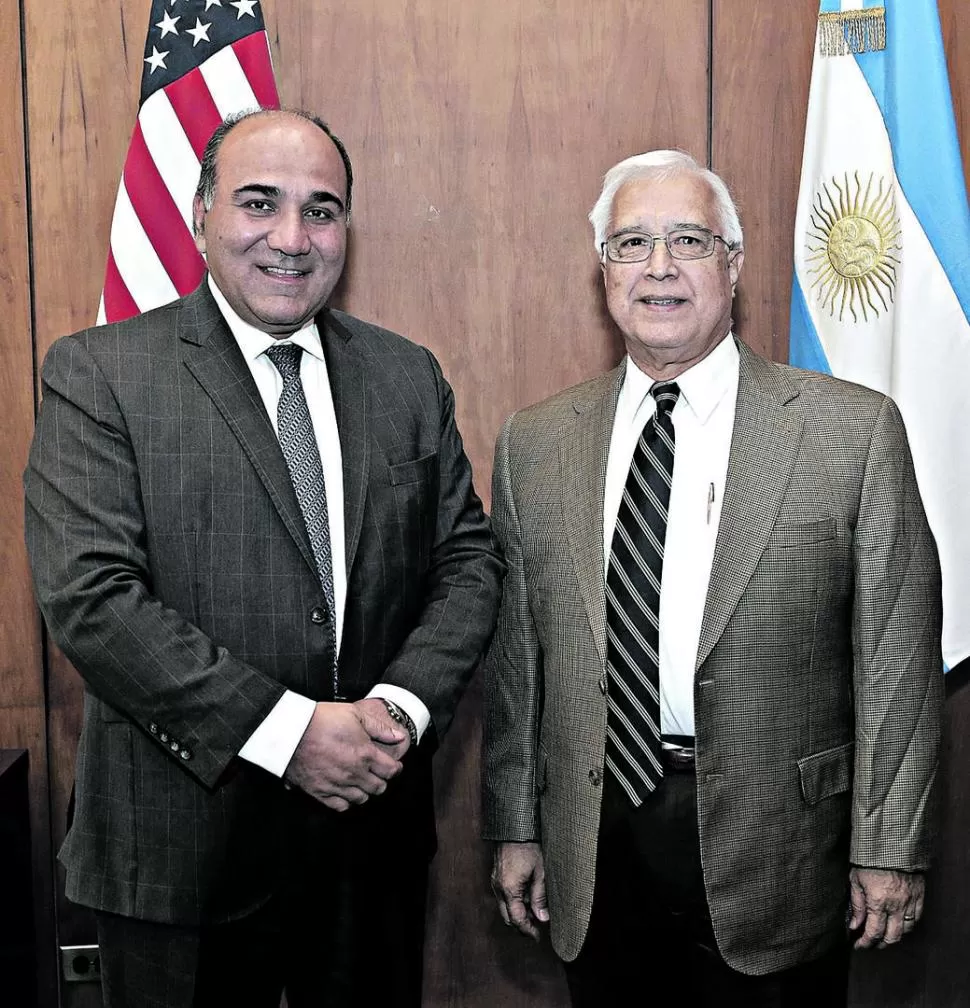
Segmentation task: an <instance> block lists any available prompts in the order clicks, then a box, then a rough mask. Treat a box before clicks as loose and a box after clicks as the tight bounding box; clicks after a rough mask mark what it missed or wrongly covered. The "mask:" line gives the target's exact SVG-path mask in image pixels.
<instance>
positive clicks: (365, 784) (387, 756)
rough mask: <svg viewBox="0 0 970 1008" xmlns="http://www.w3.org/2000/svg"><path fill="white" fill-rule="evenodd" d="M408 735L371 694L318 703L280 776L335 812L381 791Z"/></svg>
mask: <svg viewBox="0 0 970 1008" xmlns="http://www.w3.org/2000/svg"><path fill="white" fill-rule="evenodd" d="M410 744H411V740H410V738H409V737H408V733H407V731H406V730H405V729H404V728H403V727H402V726H401V725H399V724H398V723H397V722H396V721H394V720H393V718H391V716H390V714H388V713H387V708H386V707H385V706H384V704H383V702H382V701H381V700H380V699H378V698H377V697H368V698H365V699H363V700H358V701H357V702H356V703H318V704H317V706H316V709H315V710H314V712H313V717H311V718H310V723H309V724H308V725H307V729H306V731H305V732H304V733H303V738H302V739H300V744H299V745H298V746H297V747H296V750H295V752H294V753H293V757H292V759H291V760H290V762H289V765H288V766H287V768H286V772H285V773H284V774H283V778H284V780H286V781H287V783H289V784H290V785H292V786H293V787H298V788H299V789H300V790H301V791H304V792H306V793H307V794H308V795H310V797H311V798H315V799H316V800H317V801H318V802H320V803H321V804H323V805H326V806H327V808H330V809H333V810H334V811H335V812H344V811H346V810H347V809H348V808H350V806H351V805H361V804H363V803H364V802H365V801H367V799H368V798H370V797H371V796H373V795H379V794H383V792H384V791H385V790H386V788H387V782H388V781H389V780H391V779H392V778H393V777H395V776H397V774H399V773H400V772H401V767H402V763H401V760H402V758H403V757H404V754H405V753H406V752H407V750H408V747H409V746H410Z"/></svg>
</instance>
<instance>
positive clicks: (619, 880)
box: [484, 151, 942, 1008]
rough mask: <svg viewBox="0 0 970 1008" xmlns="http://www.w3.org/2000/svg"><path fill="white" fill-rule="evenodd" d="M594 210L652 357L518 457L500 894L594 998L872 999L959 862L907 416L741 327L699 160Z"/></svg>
mask: <svg viewBox="0 0 970 1008" xmlns="http://www.w3.org/2000/svg"><path fill="white" fill-rule="evenodd" d="M590 219H591V222H592V223H593V227H594V231H595V243H596V248H597V251H598V252H599V254H600V262H601V266H602V270H603V278H604V283H605V288H606V299H607V304H608V307H609V310H610V314H611V315H612V317H613V319H614V321H615V322H616V324H617V326H618V327H619V329H620V331H621V332H622V334H623V337H624V340H625V344H626V349H627V357H626V359H625V360H624V361H623V362H622V363H621V364H620V366H619V367H618V368H616V369H615V370H614V371H612V372H611V373H609V374H606V375H603V376H601V377H599V378H595V379H593V380H592V381H589V382H586V383H585V384H582V385H579V386H577V387H575V388H571V389H567V390H566V391H564V392H561V393H560V394H558V395H556V396H554V397H552V398H551V399H549V400H547V401H546V402H543V403H540V404H539V405H537V406H533V407H530V408H528V409H525V410H523V411H521V412H520V413H517V414H516V415H514V416H513V417H511V418H510V419H509V420H508V421H507V423H506V425H505V427H504V428H503V431H502V434H501V437H500V439H499V443H498V446H497V449H496V456H495V471H494V487H493V510H494V513H493V521H494V525H495V529H496V532H497V534H498V536H499V539H500V540H501V542H502V545H503V547H504V549H505V553H506V557H507V560H508V563H509V573H508V576H507V579H506V583H505V594H504V600H503V603H502V609H501V615H500V618H499V625H498V630H497V633H496V635H495V638H494V640H493V643H492V646H491V650H490V653H489V657H488V660H487V679H486V757H485V770H484V783H485V798H484V800H485V836H486V837H487V838H488V839H491V840H494V841H497V844H496V849H495V863H494V871H493V888H494V889H495V893H496V896H497V897H498V900H499V907H500V910H501V913H502V915H503V917H504V919H505V920H506V922H507V923H510V924H512V925H514V926H515V927H517V928H519V929H520V930H521V931H523V932H525V933H526V934H530V935H533V936H536V935H537V934H538V925H540V924H542V923H543V922H545V921H547V920H548V921H550V926H551V937H552V943H553V946H554V948H555V950H556V952H557V953H558V954H559V956H560V957H561V958H562V959H563V960H564V961H565V964H566V970H567V977H568V980H569V984H570V991H571V995H572V999H573V1004H574V1005H581V1006H586V1005H614V1004H622V1003H629V1001H628V1000H627V999H626V997H625V995H624V993H623V992H625V991H627V990H630V989H631V988H632V989H635V990H638V991H640V992H641V993H642V996H643V999H644V1003H647V999H648V998H650V997H652V996H660V997H663V998H664V999H666V1000H667V1002H668V1003H671V1004H676V1005H683V1006H687V1005H691V1006H694V1005H707V1004H712V1005H713V1004H718V1005H723V1004H725V1003H727V1004H734V1003H741V1004H745V1005H786V1006H788V1005H806V1006H809V1005H810V1006H812V1008H820V1006H828V1005H839V1004H844V1003H845V986H846V975H847V966H848V951H849V948H850V947H851V943H852V941H854V942H855V944H856V945H857V946H860V947H868V946H877V945H884V944H891V943H894V942H896V941H898V940H899V939H900V938H901V937H902V936H903V935H904V934H906V933H907V932H908V931H909V930H911V929H912V927H913V926H914V924H915V922H916V920H918V918H919V916H920V913H921V912H922V904H923V874H922V872H923V871H924V870H925V868H926V867H927V863H928V860H929V848H930V833H931V825H932V824H931V822H930V820H931V818H932V817H931V811H932V804H933V803H932V800H931V798H932V792H933V781H934V775H935V769H936V762H937V747H938V740H939V728H940V702H941V683H942V675H941V673H942V658H941V654H940V646H939V641H940V621H941V603H940V581H939V566H938V559H937V554H936V548H935V544H934V542H933V538H932V536H931V533H930V531H929V528H928V526H927V523H926V518H925V515H924V512H923V507H922V504H921V501H920V497H919V492H918V490H917V486H916V480H915V476H914V473H913V466H912V461H911V458H910V453H909V448H908V445H907V440H906V434H905V430H904V427H903V423H902V421H901V419H900V416H899V413H898V411H897V409H896V407H895V405H894V404H893V403H892V401H891V400H889V399H887V398H886V397H885V396H882V395H880V394H878V393H876V392H872V391H870V390H868V389H863V388H860V387H858V386H855V385H850V384H848V383H846V382H842V381H837V380H835V379H833V378H831V377H828V376H824V375H819V374H813V373H809V372H806V371H799V370H795V369H793V368H790V367H786V366H784V365H780V364H775V363H772V362H770V361H768V360H765V359H764V358H762V357H760V356H758V355H757V354H755V353H754V352H752V351H751V350H750V349H748V347H746V346H745V345H744V344H743V343H741V342H740V341H738V340H737V339H736V338H735V337H734V336H733V334H732V319H731V305H732V298H733V295H734V289H735V285H736V283H737V281H738V276H739V274H740V271H741V267H742V263H743V260H744V252H743V250H742V234H741V228H740V224H739V221H738V216H737V212H736V210H735V207H734V205H733V202H732V200H731V198H730V195H729V194H728V191H727V189H726V187H725V185H724V183H723V182H722V181H721V180H720V179H719V178H717V176H715V175H713V174H712V173H710V172H708V171H706V170H704V169H702V168H700V166H698V165H697V163H696V162H695V161H694V160H693V159H692V158H690V157H688V156H687V155H684V154H680V153H677V152H670V151H657V152H653V153H651V154H645V155H639V156H637V157H634V158H630V159H628V160H627V161H624V162H621V163H620V164H619V165H617V166H616V167H614V168H613V169H612V170H611V171H610V172H609V173H608V174H607V176H606V179H605V184H604V189H603V192H602V195H601V196H600V199H599V201H598V202H597V204H596V206H595V207H594V209H593V212H592V213H591V215H590ZM847 926H848V933H847ZM651 1003H653V1002H652V1001H651Z"/></svg>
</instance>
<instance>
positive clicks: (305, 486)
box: [266, 343, 336, 660]
mask: <svg viewBox="0 0 970 1008" xmlns="http://www.w3.org/2000/svg"><path fill="white" fill-rule="evenodd" d="M266 356H267V357H269V359H270V360H271V361H272V362H273V364H274V366H275V367H276V370H277V371H279V373H280V374H281V375H282V377H283V391H282V392H281V393H280V400H279V404H278V405H277V407H276V426H277V432H278V436H279V440H280V447H281V448H282V449H283V458H284V459H286V468H287V469H289V471H290V479H291V481H292V482H293V489H294V490H295V491H296V499H297V501H298V502H299V505H300V511H301V512H302V513H303V521H304V524H305V525H306V530H307V534H308V535H309V537H310V546H311V547H312V548H313V557H314V559H315V560H316V562H317V574H318V576H319V578H320V584H321V586H322V587H323V594H324V595H325V596H326V599H327V607H328V608H329V610H330V626H331V628H333V627H334V626H335V625H336V622H335V619H336V617H335V614H336V607H335V605H334V599H333V557H332V556H331V554H330V524H329V521H328V518H327V490H326V487H325V486H324V482H323V466H322V465H321V463H320V447H319V445H318V444H317V437H316V434H315V433H314V431H313V421H312V420H311V419H310V409H309V407H308V406H307V402H306V396H305V395H304V393H303V382H302V381H301V380H300V360H301V359H302V357H303V348H302V347H298V346H296V345H295V344H293V343H277V344H276V345H275V346H271V347H270V348H269V349H268V350H267V351H266ZM334 660H336V655H335V656H334Z"/></svg>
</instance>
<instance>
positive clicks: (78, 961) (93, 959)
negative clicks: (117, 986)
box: [61, 945, 101, 983]
mask: <svg viewBox="0 0 970 1008" xmlns="http://www.w3.org/2000/svg"><path fill="white" fill-rule="evenodd" d="M61 976H62V977H63V978H64V980H65V981H66V982H67V983H84V982H90V981H96V982H98V983H100V982H101V960H100V958H99V957H98V946H97V945H62V946H61Z"/></svg>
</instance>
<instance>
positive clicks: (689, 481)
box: [603, 336, 740, 735]
mask: <svg viewBox="0 0 970 1008" xmlns="http://www.w3.org/2000/svg"><path fill="white" fill-rule="evenodd" d="M739 360H740V358H739V355H738V348H737V346H736V345H735V342H734V339H733V338H732V337H731V336H727V337H726V338H725V339H723V340H722V341H721V342H720V343H719V344H718V345H717V346H716V347H715V348H714V349H713V350H712V351H711V352H710V353H709V354H708V355H707V356H706V357H705V358H704V359H703V360H702V361H699V362H698V363H697V364H695V365H694V366H693V367H691V368H688V369H687V370H686V371H685V372H684V373H683V374H681V375H678V377H677V378H676V382H677V384H678V386H679V387H680V398H679V399H678V400H677V404H676V405H675V406H674V410H673V413H672V414H671V417H672V420H673V424H674V438H675V449H674V473H673V481H672V483H671V487H670V504H669V506H668V517H667V536H666V540H665V544H664V563H663V576H662V579H661V583H660V731H661V733H662V734H664V735H693V734H694V666H695V664H696V662H697V645H698V641H699V640H700V633H701V622H702V621H703V618H704V605H705V602H706V600H707V588H708V582H709V581H710V577H711V563H712V562H713V559H714V543H715V540H716V539H717V529H718V525H719V523H720V520H721V501H722V500H723V497H724V483H725V479H726V477H727V467H728V456H729V454H730V451H731V435H732V432H733V430H734V409H735V404H736V402H737V396H738V368H739ZM653 383H654V380H653V379H652V378H650V377H649V376H648V375H646V374H644V372H643V371H641V370H640V369H639V368H638V367H637V366H636V364H634V363H633V361H632V360H631V359H630V358H629V357H628V358H627V359H626V374H625V375H624V378H623V387H622V388H621V389H620V396H619V399H618V401H617V404H616V417H615V418H614V421H613V434H612V436H611V438H610V452H609V461H608V463H607V469H606V489H605V495H604V500H603V548H604V558H605V563H604V573H605V572H606V571H608V569H609V558H610V544H611V542H612V540H613V529H614V526H615V525H616V516H617V513H618V512H619V509H620V501H621V499H622V498H623V488H624V486H625V485H626V479H627V474H628V473H629V471H630V463H631V461H632V460H633V452H634V449H635V448H636V445H637V441H638V440H639V439H640V434H641V432H642V431H643V427H644V424H646V422H647V420H649V419H650V417H651V416H652V415H653V412H654V410H655V408H656V403H655V402H654V398H653V396H652V395H650V394H649V392H650V386H651V385H653Z"/></svg>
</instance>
